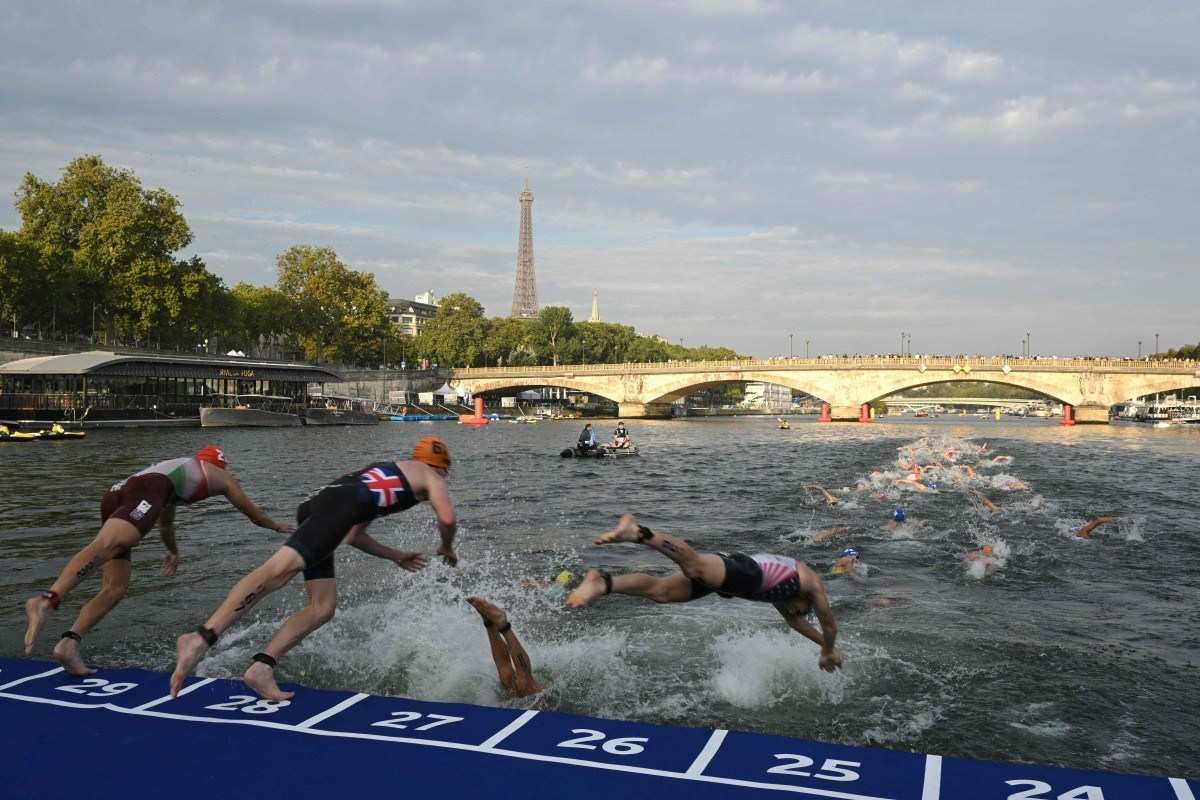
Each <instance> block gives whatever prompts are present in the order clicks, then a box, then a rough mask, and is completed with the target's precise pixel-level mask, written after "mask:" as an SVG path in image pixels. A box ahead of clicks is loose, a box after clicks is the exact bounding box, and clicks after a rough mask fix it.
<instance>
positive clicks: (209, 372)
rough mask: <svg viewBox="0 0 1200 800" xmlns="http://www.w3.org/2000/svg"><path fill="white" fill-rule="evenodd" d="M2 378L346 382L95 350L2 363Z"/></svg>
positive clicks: (315, 370)
mask: <svg viewBox="0 0 1200 800" xmlns="http://www.w3.org/2000/svg"><path fill="white" fill-rule="evenodd" d="M0 375H11V376H34V375H88V376H93V377H160V378H255V379H258V380H280V381H309V382H313V383H319V382H325V381H338V382H340V381H341V380H342V376H341V375H338V374H337V373H336V372H333V371H332V370H328V369H326V368H324V367H318V366H313V365H311V364H297V363H288V362H281V361H254V360H252V359H246V358H234V357H230V356H187V355H161V356H160V355H149V354H144V353H116V352H111V351H105V350H91V351H88V352H86V353H70V354H68V355H62V356H38V357H37V358H22V359H20V360H18V361H10V362H8V363H7V364H0Z"/></svg>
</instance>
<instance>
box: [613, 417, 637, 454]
mask: <svg viewBox="0 0 1200 800" xmlns="http://www.w3.org/2000/svg"><path fill="white" fill-rule="evenodd" d="M631 445H632V442H631V440H630V438H629V431H628V430H627V429H626V428H625V423H624V422H621V421H620V420H618V421H617V427H616V430H614V431H613V440H612V446H613V447H614V448H615V449H617V450H624V449H627V448H629V447H630V446H631Z"/></svg>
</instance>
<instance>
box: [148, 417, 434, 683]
mask: <svg viewBox="0 0 1200 800" xmlns="http://www.w3.org/2000/svg"><path fill="white" fill-rule="evenodd" d="M449 471H450V450H449V448H447V447H446V443H445V442H443V441H442V440H441V439H439V438H437V437H436V436H426V437H425V438H423V439H421V440H420V441H419V442H417V444H416V446H415V447H414V448H413V451H412V456H411V457H410V458H408V459H407V460H401V461H379V462H376V463H373V464H369V465H367V466H365V467H363V468H362V469H359V470H356V471H355V472H350V473H348V474H346V475H342V476H341V477H340V478H337V479H335V480H333V481H331V482H330V483H329V484H328V485H326V486H322V487H321V488H320V489H319V490H317V492H316V493H314V494H313V496H312V497H310V498H309V499H308V500H305V501H304V502H303V503H301V504H300V507H299V508H298V509H296V521H297V522H298V523H299V527H298V528H296V532H295V533H294V534H292V536H291V538H290V539H288V540H287V541H286V542H284V543H283V546H282V547H280V548H279V549H278V550H276V551H275V554H274V555H272V556H271V557H270V558H268V559H267V560H266V561H264V562H263V563H262V564H261V565H260V566H259V567H258V568H256V569H255V570H254V571H252V572H250V573H249V574H248V575H246V576H245V577H244V578H242V579H241V580H240V581H238V582H237V584H236V585H234V587H233V589H231V590H230V592H229V594H228V596H226V598H225V600H224V602H222V603H221V605H220V606H219V607H218V608H217V610H216V611H214V612H213V613H212V615H211V616H209V618H208V619H207V620H206V621H205V622H204V623H202V624H201V625H200V627H198V628H197V629H196V631H195V632H194V633H185V634H183V635H182V636H180V637H179V638H178V639H176V640H175V651H176V661H175V671H174V672H173V673H172V674H171V696H172V697H176V696H178V694H179V690H180V689H181V688H182V687H183V682H184V680H186V679H187V676H188V675H190V674H191V672H192V670H194V669H195V668H196V664H198V663H200V659H202V658H204V654H205V653H206V652H207V651H208V649H209V648H210V647H212V646H213V645H214V644H216V643H217V637H218V636H220V635H221V634H222V633H224V632H225V631H226V630H228V629H229V628H230V627H232V626H233V625H234V623H236V622H237V621H238V620H239V619H241V618H242V617H243V616H245V614H246V612H248V611H249V610H250V609H251V608H253V607H254V606H255V605H256V604H257V603H258V602H260V601H261V600H262V599H263V598H264V597H266V596H267V595H269V594H271V593H272V592H274V591H275V590H277V589H282V588H283V587H284V586H286V585H287V584H288V583H289V582H291V580H292V578H294V577H296V575H297V573H300V572H303V573H304V591H305V594H306V595H307V597H308V603H307V604H306V605H305V607H304V608H303V609H301V610H300V611H298V612H296V613H295V614H293V615H292V616H290V617H288V618H287V619H286V620H285V621H284V623H283V625H281V626H280V628H279V630H278V631H277V632H276V633H275V636H274V637H273V638H272V639H271V641H270V643H269V644H268V645H267V646H266V647H265V648H264V650H263V652H261V653H256V654H255V655H254V656H253V658H252V659H251V663H250V666H249V667H248V668H247V669H246V672H245V674H244V675H243V676H242V679H243V680H244V681H245V683H246V685H247V686H248V687H250V688H251V689H253V690H254V692H255V693H256V694H258V696H259V697H262V698H264V699H266V700H289V699H291V697H292V695H293V692H284V691H281V690H280V689H279V685H278V684H277V683H276V682H275V665H276V663H277V661H278V659H280V658H282V657H283V655H284V654H285V653H287V652H288V651H289V650H291V649H292V648H293V647H295V646H296V645H298V644H300V642H302V641H304V638H305V637H306V636H308V635H309V634H310V633H312V632H313V631H315V630H316V629H317V628H320V627H321V626H322V625H324V624H325V623H327V622H329V621H330V620H331V619H333V615H334V612H335V611H336V609H337V581H336V579H335V577H334V551H335V550H337V548H338V546H339V545H341V544H342V543H343V542H346V543H348V544H350V545H352V546H354V547H355V548H357V549H359V550H362V551H363V552H364V553H367V554H368V555H372V556H376V557H377V558H383V559H387V560H388V561H391V562H393V563H395V565H396V566H397V567H400V568H401V569H405V570H408V571H409V572H416V571H417V570H421V569H424V568H425V567H426V565H427V563H428V561H427V559H426V557H425V555H424V554H422V553H414V552H408V551H405V550H397V549H395V548H393V547H388V546H387V545H385V544H383V543H382V542H378V541H376V540H375V539H374V538H372V537H371V536H370V535H368V534H367V527H368V526H369V525H370V524H371V522H372V521H373V520H375V519H377V518H379V517H382V516H386V515H388V514H395V513H397V512H400V511H405V510H406V509H409V508H412V507H413V506H415V505H417V504H419V503H424V502H427V503H429V504H430V506H432V507H433V512H434V516H435V517H436V519H437V527H438V532H439V533H440V534H441V547H439V548H438V551H437V553H438V555H440V556H441V557H442V558H443V559H444V560H445V562H446V563H447V564H449V565H450V566H454V565H455V564H457V563H458V556H457V555H456V554H455V552H454V536H455V533H456V532H457V530H458V521H457V518H456V516H455V512H454V503H453V502H452V501H451V500H450V491H449V490H448V489H447V488H446V474H447V473H448V472H449Z"/></svg>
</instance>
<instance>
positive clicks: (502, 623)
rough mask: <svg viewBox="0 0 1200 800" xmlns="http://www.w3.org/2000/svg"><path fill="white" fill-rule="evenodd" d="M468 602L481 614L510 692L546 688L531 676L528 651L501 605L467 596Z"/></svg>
mask: <svg viewBox="0 0 1200 800" xmlns="http://www.w3.org/2000/svg"><path fill="white" fill-rule="evenodd" d="M467 602H468V603H470V604H471V606H472V607H473V608H474V609H475V610H476V611H478V612H479V616H481V617H483V627H484V629H485V630H486V631H487V637H488V646H489V647H490V648H491V651H492V661H494V662H495V664H496V674H497V676H498V677H499V678H500V684H501V685H502V686H503V687H504V690H505V691H506V692H507V693H508V694H509V696H510V697H528V696H529V695H531V694H537V693H538V692H540V691H541V690H542V689H543V688H545V687H544V686H541V685H540V684H538V682H537V681H536V680H534V677H533V664H532V662H530V660H529V653H527V652H525V648H524V647H523V646H522V645H521V640H520V639H518V638H517V632H516V631H514V630H513V627H512V623H511V622H509V621H508V615H507V614H505V613H504V609H502V608H500V607H499V606H497V605H496V604H495V603H490V602H488V601H487V600H484V599H483V598H482V597H468V598H467Z"/></svg>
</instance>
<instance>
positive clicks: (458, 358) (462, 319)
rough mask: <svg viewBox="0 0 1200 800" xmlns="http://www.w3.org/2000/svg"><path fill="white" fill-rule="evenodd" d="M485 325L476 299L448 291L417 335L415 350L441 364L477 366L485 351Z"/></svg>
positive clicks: (484, 355) (448, 365)
mask: <svg viewBox="0 0 1200 800" xmlns="http://www.w3.org/2000/svg"><path fill="white" fill-rule="evenodd" d="M487 327H488V326H487V320H486V319H485V318H484V316H483V306H482V305H480V304H479V301H478V300H476V299H475V298H474V297H471V296H470V295H468V294H463V293H461V292H456V293H454V294H449V295H447V296H445V297H443V298H442V302H441V303H440V304H439V305H438V310H437V314H435V315H434V317H433V319H431V320H429V321H428V322H426V323H425V327H424V328H423V329H422V330H421V333H420V334H419V335H418V336H417V343H416V345H417V350H418V351H419V352H420V353H421V354H422V355H427V356H429V357H430V358H431V359H432V360H433V362H434V363H436V364H439V365H441V366H446V367H473V366H479V365H480V364H481V363H482V361H483V359H484V358H485V357H486V353H487V349H486V348H487Z"/></svg>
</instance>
